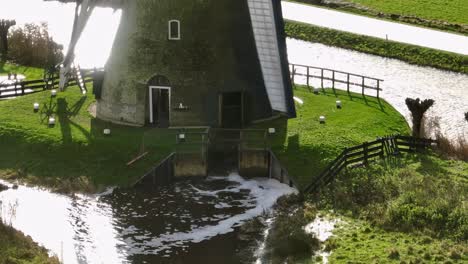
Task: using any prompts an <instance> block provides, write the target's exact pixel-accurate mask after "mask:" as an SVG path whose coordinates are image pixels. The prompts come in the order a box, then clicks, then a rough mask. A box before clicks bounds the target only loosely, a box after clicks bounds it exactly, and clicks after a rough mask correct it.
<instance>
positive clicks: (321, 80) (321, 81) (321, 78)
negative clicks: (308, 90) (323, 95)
mask: <svg viewBox="0 0 468 264" xmlns="http://www.w3.org/2000/svg"><path fill="white" fill-rule="evenodd" d="M320 70H321V77H320V83H321V86H322V89H323V69H320Z"/></svg>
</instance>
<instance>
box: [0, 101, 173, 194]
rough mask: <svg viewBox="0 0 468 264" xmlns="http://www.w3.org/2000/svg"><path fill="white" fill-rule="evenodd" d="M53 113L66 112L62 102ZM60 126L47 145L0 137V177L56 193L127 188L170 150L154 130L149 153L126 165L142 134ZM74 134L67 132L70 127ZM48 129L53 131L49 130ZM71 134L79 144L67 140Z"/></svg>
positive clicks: (99, 125) (165, 137)
mask: <svg viewBox="0 0 468 264" xmlns="http://www.w3.org/2000/svg"><path fill="white" fill-rule="evenodd" d="M59 102H60V103H58V105H60V106H59V108H61V109H62V110H63V109H64V108H66V102H65V101H59ZM72 109H74V108H73V107H72V108H70V109H69V110H70V111H65V112H62V113H63V115H64V117H62V118H61V119H59V120H63V121H60V122H62V123H61V124H60V126H61V129H62V131H61V133H62V135H63V137H64V138H63V141H61V143H59V144H57V143H51V142H50V141H42V139H41V138H40V137H41V136H38V137H37V138H30V137H29V136H28V137H26V136H25V135H22V134H21V132H20V133H16V134H15V133H10V134H9V135H4V136H2V137H0V146H1V149H2V152H1V153H2V155H0V177H2V178H7V179H10V180H15V179H20V180H25V181H27V182H31V183H38V184H40V185H45V186H49V187H52V188H54V189H56V190H58V191H63V192H69V191H85V192H96V191H101V190H102V189H103V188H104V187H105V186H109V185H118V186H122V187H127V186H130V185H131V184H132V183H133V182H134V181H135V180H136V179H138V178H139V177H141V176H142V175H143V174H144V173H145V172H146V171H147V170H148V169H149V168H151V167H152V166H154V165H155V163H157V161H159V160H160V159H162V158H164V157H165V156H167V155H168V154H169V153H170V152H171V151H172V149H173V143H174V142H173V141H174V135H175V134H173V131H170V130H158V134H160V136H159V138H158V139H157V140H154V141H150V142H148V140H147V142H146V143H145V151H148V152H149V154H148V155H147V156H145V158H143V159H142V160H139V161H138V162H136V163H134V164H132V166H127V165H126V164H127V162H128V161H129V160H131V159H133V158H134V157H135V156H136V155H137V154H138V153H139V151H140V147H141V142H142V139H143V138H144V137H145V136H146V135H145V133H146V132H147V129H143V128H134V127H124V126H119V125H115V124H110V123H106V122H104V121H100V120H97V119H91V120H90V125H91V128H90V129H87V128H84V127H82V126H81V125H79V124H78V123H76V122H74V121H73V120H70V119H69V118H67V115H66V113H73V110H72ZM73 127H74V128H76V129H72V128H73ZM104 128H109V129H111V130H112V135H111V136H105V135H103V134H102V131H103V129H104ZM50 129H54V128H50ZM77 130H78V131H80V133H83V135H85V139H77V138H73V135H77V134H79V133H77Z"/></svg>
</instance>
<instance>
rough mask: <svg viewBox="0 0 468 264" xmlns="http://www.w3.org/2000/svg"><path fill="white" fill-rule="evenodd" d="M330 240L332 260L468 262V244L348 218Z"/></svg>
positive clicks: (349, 261) (361, 261)
mask: <svg viewBox="0 0 468 264" xmlns="http://www.w3.org/2000/svg"><path fill="white" fill-rule="evenodd" d="M344 221H345V223H346V222H347V223H348V224H341V226H339V227H338V229H337V230H336V231H335V232H334V234H335V235H336V237H332V238H331V239H330V240H329V241H327V242H326V245H327V247H328V248H330V249H332V255H331V256H330V258H329V260H330V263H466V261H468V257H467V254H466V253H467V250H468V247H467V246H466V245H464V244H462V243H457V242H454V241H452V240H448V239H437V238H431V237H428V236H426V235H423V234H417V233H404V232H395V231H387V230H384V229H382V228H379V227H375V226H372V225H370V224H369V223H367V222H365V221H361V220H356V219H348V218H344Z"/></svg>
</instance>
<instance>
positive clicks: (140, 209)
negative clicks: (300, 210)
mask: <svg viewBox="0 0 468 264" xmlns="http://www.w3.org/2000/svg"><path fill="white" fill-rule="evenodd" d="M2 183H5V182H2ZM8 185H10V186H11V184H8ZM295 192H296V190H295V189H292V188H290V187H288V186H287V185H284V184H281V183H279V182H278V181H276V180H271V179H266V178H259V179H252V180H245V179H243V178H241V177H240V176H238V175H235V174H231V175H230V176H228V177H210V178H208V179H207V180H204V181H184V182H178V183H176V184H175V185H173V186H170V187H165V188H161V189H159V190H158V191H157V192H150V193H148V192H142V191H137V190H114V191H112V190H111V191H109V192H107V193H104V194H100V195H95V196H87V195H75V196H73V197H70V196H65V195H60V194H54V193H51V192H49V191H47V190H43V189H40V188H31V187H26V186H19V188H18V189H16V190H15V189H9V190H7V191H4V192H0V201H1V214H0V215H1V218H2V220H3V221H4V222H6V223H11V224H12V226H13V227H15V228H16V229H18V230H21V231H23V232H24V233H25V234H27V235H30V236H31V237H32V238H33V240H35V241H37V242H38V243H40V244H42V245H43V246H45V247H46V248H47V249H49V250H51V252H52V253H53V254H55V255H57V256H58V257H59V258H60V259H63V260H64V263H66V264H69V263H71V264H73V263H112V264H116V263H239V256H237V255H236V254H237V252H238V251H239V250H240V249H241V248H242V247H244V244H243V242H242V241H240V240H239V239H238V238H237V236H236V233H237V231H238V228H239V226H240V225H241V224H242V223H244V222H245V221H247V220H249V219H252V218H254V217H256V216H259V215H261V214H262V213H263V212H266V211H268V210H269V209H270V208H271V207H272V206H273V205H274V204H275V202H276V200H277V199H278V198H279V197H280V196H283V195H286V194H291V193H295Z"/></svg>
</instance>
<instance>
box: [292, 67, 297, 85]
mask: <svg viewBox="0 0 468 264" xmlns="http://www.w3.org/2000/svg"><path fill="white" fill-rule="evenodd" d="M291 65H292V78H291V79H292V84H293V86H294V88H296V82H295V81H294V79H295V75H296V69H295V67H294V64H291Z"/></svg>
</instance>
